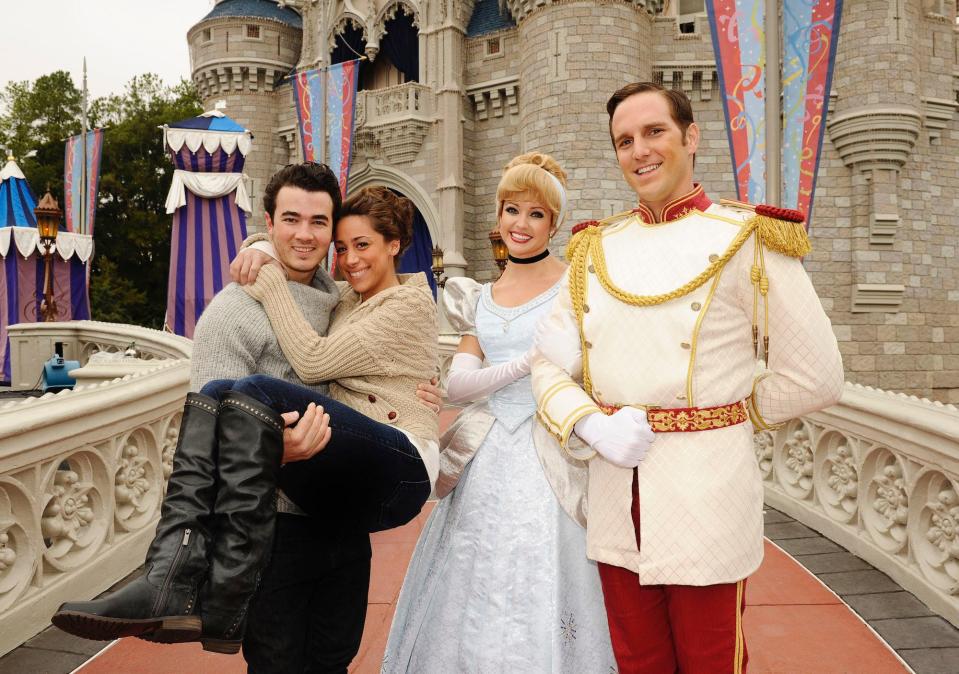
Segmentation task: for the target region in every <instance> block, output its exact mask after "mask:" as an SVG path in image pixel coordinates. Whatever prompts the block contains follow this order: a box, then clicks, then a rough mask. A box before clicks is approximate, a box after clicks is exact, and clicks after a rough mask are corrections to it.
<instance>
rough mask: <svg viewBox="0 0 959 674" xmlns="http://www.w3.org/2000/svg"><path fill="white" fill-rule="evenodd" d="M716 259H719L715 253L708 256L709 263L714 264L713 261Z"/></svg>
mask: <svg viewBox="0 0 959 674" xmlns="http://www.w3.org/2000/svg"><path fill="white" fill-rule="evenodd" d="M718 259H719V256H718V255H716V253H713V254H712V255H710V256H709V261H710V262H715V261H716V260H718Z"/></svg>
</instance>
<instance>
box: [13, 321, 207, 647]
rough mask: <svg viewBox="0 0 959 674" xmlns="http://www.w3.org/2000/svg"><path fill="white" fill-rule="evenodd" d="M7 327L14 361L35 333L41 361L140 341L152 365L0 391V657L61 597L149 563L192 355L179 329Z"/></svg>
mask: <svg viewBox="0 0 959 674" xmlns="http://www.w3.org/2000/svg"><path fill="white" fill-rule="evenodd" d="M10 335H11V342H12V343H17V344H19V347H18V350H15V351H14V352H13V354H14V363H15V364H16V356H17V354H18V353H20V354H24V355H26V356H28V357H31V356H30V353H32V352H31V351H30V349H29V348H28V346H29V345H30V343H31V342H32V343H33V346H34V347H37V348H35V349H34V351H36V353H37V354H39V355H37V356H35V357H34V358H36V359H37V360H38V359H39V358H42V359H43V360H46V358H49V357H50V355H51V354H52V348H53V347H52V345H53V343H55V342H60V343H62V344H64V350H65V351H66V352H70V354H69V355H72V356H74V357H76V356H80V358H77V359H79V360H82V361H84V362H85V361H86V360H87V356H88V355H89V354H91V353H93V352H94V351H95V350H96V349H100V350H107V351H122V350H123V349H125V348H126V347H127V346H128V345H129V344H130V343H131V342H135V343H136V346H137V348H138V349H139V350H140V352H141V354H142V355H143V357H145V358H149V359H151V360H150V361H148V362H149V363H151V364H153V367H143V362H142V361H141V362H140V363H138V364H137V367H131V370H137V371H136V372H135V373H134V374H128V375H126V376H123V377H121V378H117V379H114V380H112V381H105V382H102V383H100V384H95V385H94V384H90V385H82V386H78V387H77V388H75V389H74V390H67V391H62V392H60V393H56V394H53V393H47V394H45V395H43V396H42V397H38V398H16V399H2V400H0V625H2V629H0V654H3V653H6V652H7V651H9V650H11V649H13V648H15V647H16V646H18V645H19V644H20V643H22V642H23V641H25V640H26V639H28V638H30V637H31V636H33V635H34V634H36V633H37V632H39V631H40V630H42V629H43V628H44V627H46V626H47V625H49V620H50V616H51V615H53V612H54V611H55V610H56V609H57V607H58V606H59V605H60V604H61V603H62V602H64V601H66V600H68V599H83V598H90V597H93V596H95V595H97V594H99V593H100V592H102V591H103V590H105V589H106V588H108V587H110V586H111V585H113V584H114V583H115V582H117V581H118V580H120V579H122V578H123V577H125V576H126V575H128V574H129V573H130V572H131V571H133V570H134V569H136V568H137V567H138V566H139V565H140V564H142V562H143V556H144V554H145V552H146V549H147V547H148V545H149V543H150V541H151V540H152V538H153V533H154V528H155V524H156V520H157V517H158V516H159V508H160V503H161V501H162V499H163V492H164V489H165V484H166V478H167V477H169V474H170V471H171V469H172V464H173V452H174V450H175V448H176V437H177V432H178V430H179V420H180V415H181V409H182V405H183V397H184V395H185V394H186V391H187V386H188V383H189V372H190V364H189V356H190V352H191V343H190V341H189V340H186V339H183V338H181V337H177V336H175V335H169V334H165V333H162V332H158V331H155V330H147V329H145V328H138V327H135V326H126V325H115V324H108V323H96V322H92V321H77V322H71V323H45V324H25V325H14V326H11V328H10ZM37 345H39V346H37ZM48 347H49V348H48ZM69 355H68V357H69ZM40 362H42V361H40ZM20 365H22V363H21V364H20ZM114 366H116V364H115V363H114ZM31 376H33V377H34V378H35V377H36V375H35V374H32V375H31Z"/></svg>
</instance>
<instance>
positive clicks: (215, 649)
mask: <svg viewBox="0 0 959 674" xmlns="http://www.w3.org/2000/svg"><path fill="white" fill-rule="evenodd" d="M200 643H202V644H203V650H205V651H210V652H211V653H225V654H227V655H233V654H235V653H239V652H240V644H241V643H242V642H241V641H229V640H227V639H201V640H200Z"/></svg>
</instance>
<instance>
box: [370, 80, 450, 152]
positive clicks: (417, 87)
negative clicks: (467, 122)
mask: <svg viewBox="0 0 959 674" xmlns="http://www.w3.org/2000/svg"><path fill="white" fill-rule="evenodd" d="M434 99H435V95H434V94H433V90H432V89H430V88H429V87H427V86H425V85H422V84H419V83H417V82H407V83H406V84H398V85H396V86H393V87H387V88H385V89H368V90H366V91H360V92H358V93H357V95H356V130H357V133H358V134H360V135H361V136H363V137H364V138H365V139H366V141H364V142H368V143H372V145H373V147H372V148H371V150H373V152H374V153H379V154H381V155H382V156H384V157H388V158H389V160H390V161H391V162H393V163H404V162H410V161H413V160H414V159H415V158H416V155H417V154H419V151H420V148H421V147H422V145H423V141H424V139H425V138H426V135H427V133H429V128H430V126H431V125H432V124H433V121H434V116H433V109H434Z"/></svg>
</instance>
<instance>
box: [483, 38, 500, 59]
mask: <svg viewBox="0 0 959 674" xmlns="http://www.w3.org/2000/svg"><path fill="white" fill-rule="evenodd" d="M502 51H503V41H502V40H501V39H500V38H498V37H494V38H490V39H489V40H487V41H486V55H487V56H497V55H498V54H500V53H501V52H502Z"/></svg>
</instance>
